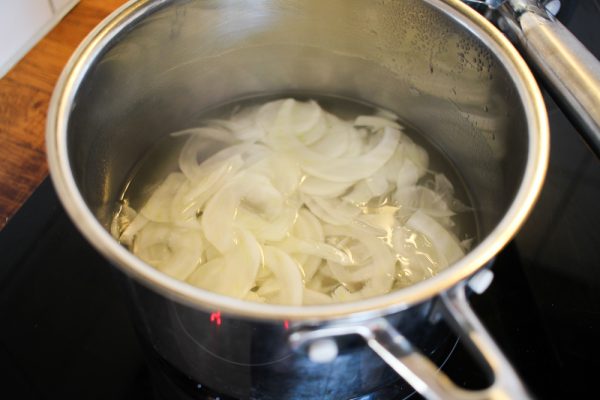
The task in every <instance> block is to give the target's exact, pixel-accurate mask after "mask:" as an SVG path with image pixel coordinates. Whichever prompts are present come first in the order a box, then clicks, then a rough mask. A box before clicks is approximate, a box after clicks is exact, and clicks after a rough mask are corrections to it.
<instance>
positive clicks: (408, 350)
mask: <svg viewBox="0 0 600 400" xmlns="http://www.w3.org/2000/svg"><path fill="white" fill-rule="evenodd" d="M465 287H466V283H465V282H463V283H461V284H459V285H457V286H455V287H453V288H452V289H450V290H448V291H447V292H445V293H443V294H442V295H441V296H440V298H441V302H442V305H443V308H444V316H445V318H446V320H447V321H448V323H449V324H450V326H451V327H452V328H453V329H454V330H455V332H456V333H457V334H458V335H460V336H461V339H462V340H464V343H465V344H466V345H467V348H468V349H469V350H470V351H471V353H472V354H473V355H474V356H475V357H476V359H477V360H478V361H479V362H480V363H481V364H482V366H483V367H484V368H485V369H487V370H488V371H489V372H490V373H491V375H492V378H493V382H492V384H491V385H490V386H489V387H488V388H485V389H482V390H467V389H463V388H460V387H458V386H456V385H455V384H454V383H453V382H452V381H451V380H450V378H448V376H446V374H444V373H443V372H442V371H439V370H438V367H437V366H436V365H435V364H434V363H433V362H432V361H431V360H429V358H427V357H426V356H424V355H423V354H421V353H420V352H419V351H418V350H417V349H415V348H414V347H413V346H412V344H411V343H410V342H409V341H408V339H406V338H405V337H404V336H403V335H402V334H401V333H400V332H398V331H397V330H396V329H395V328H394V327H393V326H392V325H391V324H390V323H389V322H388V321H387V320H386V319H385V318H377V319H373V320H369V321H366V322H365V321H363V322H356V323H347V322H344V323H339V324H333V325H329V326H325V327H322V328H318V329H316V330H306V331H298V332H294V333H292V334H291V335H290V343H291V344H292V347H294V348H299V347H302V346H304V345H306V344H309V343H311V342H314V341H319V340H323V339H328V338H332V337H336V336H344V335H351V334H356V335H360V336H362V337H363V339H365V341H366V342H367V344H368V345H369V347H370V348H371V349H372V350H373V351H375V353H377V354H378V355H379V356H380V357H381V358H382V359H383V360H384V361H385V362H386V363H387V364H388V365H389V366H390V367H392V368H393V369H394V370H395V371H396V372H397V373H398V374H399V375H400V376H401V377H402V378H403V379H404V380H405V381H406V382H407V383H408V384H410V385H411V386H412V387H413V388H414V389H415V390H416V391H417V392H419V393H420V394H421V395H422V396H423V397H425V398H426V399H428V400H483V399H491V400H507V399H519V400H522V399H528V398H530V396H529V394H528V393H527V391H526V389H525V388H524V386H523V384H522V383H521V381H520V379H519V377H518V376H517V374H516V373H515V371H514V369H513V368H512V366H511V365H510V363H509V362H508V360H507V359H506V358H505V357H504V355H503V354H502V351H501V350H500V349H499V348H498V346H497V345H496V344H495V343H494V340H493V339H492V338H491V337H490V335H489V334H488V333H487V331H486V330H485V328H484V327H483V325H482V324H481V322H480V321H479V319H478V318H477V317H476V316H475V314H474V313H473V310H472V309H471V307H470V306H469V304H468V302H467V299H466V295H465Z"/></svg>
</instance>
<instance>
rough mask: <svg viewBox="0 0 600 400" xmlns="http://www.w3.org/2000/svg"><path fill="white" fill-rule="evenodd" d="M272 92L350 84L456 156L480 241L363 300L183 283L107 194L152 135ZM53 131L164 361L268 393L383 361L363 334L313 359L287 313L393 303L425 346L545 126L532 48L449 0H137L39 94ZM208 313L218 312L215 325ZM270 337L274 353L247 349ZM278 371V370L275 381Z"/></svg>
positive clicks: (73, 209)
mask: <svg viewBox="0 0 600 400" xmlns="http://www.w3.org/2000/svg"><path fill="white" fill-rule="evenodd" d="M265 93H270V94H273V93H281V94H290V93H291V94H293V93H302V94H314V95H321V94H324V95H333V96H341V97H346V98H354V99H360V100H362V101H365V102H369V103H372V104H374V105H378V106H381V107H384V108H388V109H390V110H392V111H394V112H396V113H397V114H399V115H400V117H401V118H402V119H404V120H406V121H407V122H408V123H410V124H411V125H412V126H414V127H415V128H416V129H417V130H419V131H421V132H423V133H424V134H425V135H426V136H427V139H429V140H430V141H431V142H433V143H434V144H435V145H436V146H438V147H439V148H440V149H441V150H442V151H443V152H444V153H445V154H446V155H447V156H448V157H449V159H450V160H452V162H453V163H454V165H455V166H456V167H457V169H458V170H459V171H460V173H461V175H462V177H463V178H464V180H465V183H466V185H467V186H468V188H469V190H470V192H471V194H472V195H473V197H474V200H475V206H476V208H477V209H478V211H479V215H478V217H479V221H478V222H479V228H480V233H481V241H480V242H479V243H478V244H477V246H475V248H474V249H472V251H471V252H469V254H467V255H466V256H465V257H464V258H463V259H462V260H459V261H458V262H456V263H455V264H454V265H452V266H450V267H449V268H447V269H446V270H445V271H442V272H441V273H440V274H438V275H437V276H435V277H433V278H430V279H428V280H426V281H424V282H421V283H419V284H417V285H414V286H412V287H409V288H406V289H402V290H400V291H396V292H393V293H390V294H387V295H385V296H380V297H376V298H372V299H367V300H363V301H358V302H351V303H341V304H335V305H327V306H310V307H308V306H307V307H285V306H276V305H267V304H258V303H252V302H243V301H240V300H236V299H232V298H228V297H224V296H220V295H217V294H214V293H210V292H206V291H203V290H200V289H198V288H195V287H191V286H189V285H187V284H185V283H183V282H180V281H177V280H174V279H172V278H170V277H168V276H165V275H163V274H162V273H160V272H159V271H157V270H155V269H154V268H152V267H150V266H148V265H146V264H145V263H143V262H142V261H141V260H139V259H137V258H136V257H135V256H133V255H132V254H131V253H129V252H128V251H127V250H126V249H125V248H123V247H121V246H120V245H119V244H118V243H117V242H116V241H115V240H114V239H113V238H112V237H111V236H110V234H109V233H108V232H107V229H106V228H107V227H108V225H109V223H110V219H111V217H112V212H113V211H114V204H115V201H116V200H117V198H118V196H119V195H120V192H121V190H122V188H123V185H124V183H125V181H126V179H127V177H128V176H129V174H130V171H131V169H132V168H133V166H134V165H135V163H136V162H137V161H138V160H139V159H140V157H141V156H142V155H144V154H145V153H146V151H147V150H148V149H149V148H150V147H151V146H152V145H153V144H154V143H156V141H157V140H158V139H159V138H161V137H162V136H164V135H166V134H168V133H170V132H173V131H177V130H180V129H183V128H186V127H189V126H190V125H193V124H194V123H197V120H196V117H197V115H198V114H199V113H200V112H201V111H202V110H203V109H205V108H207V107H211V106H214V105H216V104H220V103H223V102H228V101H231V100H234V99H236V98H241V97H248V96H253V95H260V94H265ZM47 146H48V161H49V165H50V170H51V173H52V179H53V182H54V184H55V186H56V189H57V192H58V194H59V197H60V198H61V201H62V202H63V204H64V205H65V208H66V209H67V211H68V213H69V214H70V216H71V218H72V219H73V220H74V222H75V223H76V225H77V226H78V228H79V229H80V230H81V231H82V233H83V234H84V235H85V236H86V237H87V238H88V240H89V241H90V242H91V243H92V244H93V245H94V246H96V248H97V249H99V250H100V251H101V252H102V253H103V254H104V255H105V256H106V257H107V258H108V259H109V260H110V261H112V262H113V263H114V264H115V265H116V266H117V267H119V268H120V269H121V270H122V271H124V272H125V273H127V274H128V275H129V277H130V279H131V280H130V281H129V282H130V284H129V291H130V293H131V296H132V300H133V301H134V309H135V310H136V318H137V320H138V327H139V328H138V329H139V330H140V331H141V333H142V335H143V336H144V337H146V338H147V339H148V340H149V341H150V343H151V345H152V347H153V348H154V349H156V351H157V352H158V353H159V354H161V356H162V357H164V358H165V359H166V360H167V362H168V363H170V364H172V365H174V366H175V367H176V368H177V369H179V370H181V371H185V373H186V374H188V375H189V376H191V377H193V378H194V379H197V380H198V381H199V382H203V383H206V384H209V385H216V386H219V385H220V386H219V387H218V389H220V390H224V391H225V392H226V393H228V394H230V395H233V396H239V397H242V398H278V397H277V396H281V393H282V387H286V388H287V389H286V390H293V388H294V383H295V382H297V381H298V380H299V379H305V380H308V381H309V382H313V381H314V387H313V389H314V390H315V392H313V393H312V394H310V393H309V394H307V395H306V396H309V397H306V398H311V397H310V396H311V395H312V396H314V394H315V393H319V390H320V389H319V388H320V386H319V385H320V384H321V383H320V382H319V381H318V378H319V377H322V376H324V375H323V374H324V373H328V371H333V370H335V369H331V368H333V367H335V368H345V369H346V370H352V368H360V370H361V371H362V370H363V367H360V366H364V368H367V369H368V372H364V373H365V374H367V375H368V376H369V379H364V380H360V381H359V382H356V383H355V384H353V385H348V386H347V387H342V388H339V389H336V390H347V392H344V393H339V396H337V394H336V396H337V397H352V396H356V395H359V394H361V393H367V392H368V390H369V389H371V390H372V389H373V388H374V387H376V386H377V385H380V384H382V383H383V381H384V380H385V379H389V375H386V374H387V372H385V371H388V372H389V371H390V370H389V369H386V368H387V367H385V364H384V363H383V362H382V361H381V360H379V359H378V358H377V357H376V356H375V355H374V354H372V352H370V351H369V350H368V349H367V348H366V347H365V346H362V347H361V348H359V349H354V350H353V351H352V352H351V354H350V355H347V356H346V358H344V356H340V357H338V358H337V359H336V360H335V362H334V363H333V364H328V365H319V366H317V365H315V364H314V363H310V362H307V358H306V357H305V356H304V355H302V354H297V353H294V351H293V349H292V348H291V347H290V346H289V344H288V342H287V334H288V332H287V331H286V329H282V326H287V325H289V326H291V327H292V328H293V329H300V328H302V327H306V326H316V327H320V326H327V325H328V324H330V323H332V321H334V320H338V322H339V323H350V324H354V323H355V322H357V321H360V322H364V321H368V320H371V319H373V318H377V317H381V316H386V319H387V320H388V321H390V323H391V324H392V326H394V327H396V328H397V329H401V331H402V334H403V335H405V336H407V337H409V338H410V340H411V342H413V344H414V345H415V346H416V347H419V348H421V350H422V351H423V348H427V347H428V346H430V345H431V343H432V342H430V340H431V339H430V336H429V335H433V336H435V334H436V333H439V332H440V329H442V328H440V327H439V326H437V325H434V326H430V323H429V322H428V321H429V320H428V317H427V314H428V313H429V311H428V310H431V309H432V308H431V306H432V304H433V303H434V302H436V301H437V300H435V299H436V297H437V296H439V295H440V294H442V293H443V292H445V291H447V290H449V289H450V288H452V287H454V286H455V285H456V284H457V283H459V282H461V281H463V280H464V279H466V278H467V277H469V276H470V275H472V274H473V273H474V272H476V271H478V270H479V269H480V268H481V267H482V266H483V265H484V264H485V263H486V262H487V261H488V260H490V259H491V258H492V257H493V256H494V255H495V254H496V253H497V252H498V251H499V250H500V249H501V248H502V247H503V246H504V245H505V244H506V243H507V242H508V241H509V240H510V239H511V238H512V236H513V235H514V234H515V232H516V231H517V230H518V228H519V227H520V226H521V224H522V223H523V221H524V219H525V218H526V216H527V215H528V213H529V211H530V209H531V207H532V205H533V203H534V201H535V199H536V197H537V195H538V193H539V190H540V188H541V185H542V182H543V178H544V174H545V169H546V164H547V157H548V146H549V143H548V123H547V118H546V114H545V109H544V104H543V100H542V98H541V94H540V92H539V89H538V88H537V86H536V83H535V80H534V79H533V77H532V75H531V73H530V72H529V70H528V69H527V66H526V64H525V63H524V62H523V60H522V59H521V58H520V56H519V55H518V53H517V52H516V51H515V50H514V48H513V47H512V46H511V45H510V43H509V42H508V41H507V40H506V39H505V38H504V36H503V35H502V34H501V33H500V32H498V31H497V30H496V29H495V28H494V27H493V26H492V25H491V24H490V23H489V22H487V20H485V19H484V18H483V17H481V16H480V15H478V14H477V13H476V12H474V11H473V10H471V9H470V8H469V7H467V6H466V5H464V4H463V3H462V2H460V1H458V0H446V1H436V0H427V1H425V0H402V1H389V2H386V1H382V2H373V1H369V0H343V1H342V0H330V1H326V2H324V1H316V0H315V1H307V0H280V1H261V2H247V1H241V0H227V1H216V0H214V1H213V0H196V1H194V0H182V1H168V0H163V1H150V0H144V1H137V2H130V3H128V4H127V5H126V6H124V7H123V8H121V9H120V10H119V11H118V12H116V13H115V14H113V15H112V16H111V17H110V18H109V19H108V20H106V21H105V22H104V23H103V24H102V25H101V26H99V27H98V28H97V29H96V30H95V31H94V32H93V33H92V34H91V35H90V36H89V37H88V38H87V39H86V41H85V42H84V43H83V44H82V45H81V47H80V48H79V49H78V51H77V52H76V53H75V55H74V56H73V58H72V59H71V61H70V62H69V64H68V65H67V67H66V69H65V71H64V73H63V75H62V76H61V79H60V81H59V83H58V85H57V88H56V91H55V94H54V96H53V100H52V102H51V107H50V110H49V116H48V133H47ZM215 313H217V314H215ZM215 315H218V316H219V321H223V325H220V326H221V328H220V330H218V331H214V330H212V331H211V330H209V329H212V328H214V326H213V325H214V320H216V317H215ZM225 321H227V322H225ZM340 321H342V322H340ZM211 327H212V328H211ZM207 332H213V333H212V334H208V333H207ZM410 332H413V333H414V332H417V333H418V334H414V335H412V337H411V335H410ZM425 332H426V333H427V334H425ZM234 336H235V344H234V343H233V342H232V338H233V337H234ZM419 341H423V343H419ZM267 345H269V346H273V350H272V351H274V352H275V353H277V354H274V353H272V352H264V351H262V352H261V351H257V349H264V348H265V346H267ZM236 346H237V347H236ZM271 356H273V357H271ZM265 357H267V358H268V357H271V358H269V359H265ZM363 359H364V360H368V361H365V363H364V364H363V363H360V362H357V360H363ZM388 361H389V360H388ZM336 363H337V364H336ZM207 366H208V367H207ZM357 366H358V367H357ZM300 367H301V368H300ZM328 368H329V369H328ZM367 369H365V371H367ZM217 372H218V373H217ZM273 373H277V374H279V375H278V377H279V379H280V381H281V385H275V386H274V387H273V386H271V387H270V386H269V383H268V380H269V379H268V377H269V376H270V375H272V374H273ZM369 374H373V375H369ZM405 378H406V377H405ZM232 381H233V382H235V385H232V383H231V382H232ZM209 382H210V383H209ZM286 385H287V386H286ZM216 386H215V387H216ZM221 386H222V387H221ZM284 392H285V391H284ZM312 398H314V397H312Z"/></svg>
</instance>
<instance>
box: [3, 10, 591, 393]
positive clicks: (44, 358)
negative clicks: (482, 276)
mask: <svg viewBox="0 0 600 400" xmlns="http://www.w3.org/2000/svg"><path fill="white" fill-rule="evenodd" d="M563 4H564V10H563V11H562V14H561V15H560V16H561V18H562V19H563V21H564V22H565V24H566V25H567V26H568V27H569V28H570V29H571V30H572V31H573V32H574V33H575V34H576V35H577V36H578V37H579V38H580V39H581V40H582V41H583V42H584V43H585V44H586V45H587V46H588V48H590V49H591V50H592V51H594V52H595V54H596V55H597V56H600V30H599V29H598V24H600V5H599V3H598V2H597V1H580V2H563ZM546 99H547V105H548V111H549V115H550V120H551V129H552V132H551V133H552V153H551V161H550V169H549V173H548V177H547V180H546V183H545V186H544V189H543V192H542V195H541V198H540V200H539V203H538V204H537V206H536V207H535V209H534V211H533V213H532V215H531V216H530V218H529V220H528V222H527V223H526V225H525V226H524V227H523V229H522V230H521V232H520V233H519V234H518V236H517V237H516V239H515V240H514V241H513V242H512V243H511V244H510V245H509V246H508V247H507V248H506V249H505V250H504V251H503V252H502V253H501V254H500V255H499V256H498V258H497V260H496V262H495V265H494V267H493V271H494V272H495V278H494V281H493V283H492V285H491V286H490V288H489V289H488V290H487V291H486V292H485V293H483V294H482V295H478V296H477V295H475V296H472V298H471V301H472V304H473V307H474V308H475V310H476V311H477V313H478V315H479V316H480V317H481V319H482V320H483V322H484V324H485V325H486V327H488V329H489V330H490V332H491V334H492V335H493V336H494V338H495V339H496V340H497V342H498V344H499V345H500V347H501V348H502V349H503V351H504V352H505V354H506V355H507V357H508V358H509V359H510V360H511V362H512V363H513V365H514V366H515V368H516V370H517V372H518V373H519V375H520V376H521V377H522V379H523V381H524V382H525V384H526V385H527V386H528V388H529V389H530V391H531V392H532V393H533V394H534V396H536V397H538V398H584V396H586V395H587V393H588V392H590V391H592V390H593V389H594V387H595V385H596V381H595V379H596V376H597V373H598V371H600V344H599V343H600V229H599V228H598V227H599V226H600V207H599V205H600V163H599V161H598V159H596V158H595V157H594V156H593V155H592V153H591V152H590V151H589V150H588V149H587V148H586V146H585V145H584V144H583V142H582V141H581V140H580V139H579V137H578V135H577V133H576V131H575V130H574V128H573V127H572V126H571V125H570V124H569V122H568V120H567V119H566V118H565V117H564V115H563V114H562V113H561V112H560V111H559V109H558V108H557V107H556V105H555V104H554V103H553V102H552V100H550V99H549V98H548V97H547V96H546ZM0 254H1V255H2V261H1V262H0V398H3V399H24V400H25V399H61V400H68V399H77V400H83V399H115V400H117V399H123V400H124V399H153V398H156V399H162V398H179V397H177V394H176V393H179V391H180V390H181V388H180V387H172V386H173V385H175V386H178V384H177V382H175V383H174V381H173V380H165V379H164V377H163V376H161V375H159V374H157V373H156V370H155V369H153V368H151V367H149V365H152V364H153V363H155V362H160V360H158V361H157V360H153V359H152V358H151V357H148V356H147V354H146V356H145V352H144V351H143V350H142V346H141V345H140V343H139V341H138V339H137V337H136V335H135V332H134V330H133V327H132V324H131V323H130V320H129V317H128V314H127V310H126V308H125V302H124V299H123V295H122V293H121V292H120V291H119V289H118V286H117V285H116V284H115V281H114V276H113V275H115V274H117V272H115V271H114V269H113V268H112V267H110V266H109V265H108V263H107V262H106V261H105V260H104V259H103V258H102V257H101V256H99V254H98V253H97V252H96V251H95V250H94V249H93V248H92V247H91V246H90V245H89V244H88V243H87V242H86V241H85V240H84V239H83V238H82V236H81V235H80V234H79V233H78V232H77V230H76V229H75V228H74V226H73V224H72V223H71V221H70V220H69V219H68V217H67V216H66V214H65V213H64V211H63V210H62V208H61V206H60V204H59V202H58V200H57V198H56V194H55V192H54V190H53V188H52V186H51V184H50V182H49V180H46V181H44V182H43V183H42V184H41V186H40V187H39V188H38V189H37V190H36V192H35V193H34V194H33V196H32V197H31V198H30V199H29V201H28V202H27V203H26V204H25V205H24V206H23V208H22V209H21V210H20V211H19V213H18V214H17V215H16V216H15V217H14V218H13V219H11V221H10V222H9V223H8V225H7V226H6V227H5V229H4V230H2V231H0ZM443 368H444V371H446V372H447V373H448V374H449V375H450V376H452V377H453V378H454V379H455V380H456V381H457V382H458V383H460V384H462V385H465V386H467V387H477V386H480V385H481V382H482V380H483V375H482V373H481V371H480V370H479V369H478V368H475V367H474V366H473V365H472V363H470V362H469V361H468V357H467V356H466V355H465V351H464V349H462V347H461V345H460V344H459V345H458V346H457V347H456V350H455V351H454V352H453V353H452V354H451V356H450V357H449V358H448V360H447V361H446V363H445V365H444V367H443ZM184 381H185V379H184ZM340 384H343V382H340ZM186 385H187V386H189V385H190V382H182V383H181V385H180V386H183V387H185V386H186ZM157 387H158V389H157ZM188 389H189V388H187V389H186V390H188ZM197 389H198V391H197V393H196V394H195V397H198V398H207V399H214V398H219V397H221V398H222V399H225V397H223V396H219V395H218V394H216V393H212V392H210V391H203V388H200V387H197ZM169 390H172V392H169ZM401 392H402V393H401ZM165 393H167V394H165ZM168 393H173V394H172V395H169V394H168ZM378 396H379V397H373V398H389V399H393V398H405V397H406V394H405V392H403V391H401V390H397V388H394V387H391V388H389V390H388V391H386V392H384V393H383V394H381V393H380V394H379V395H378ZM417 397H418V396H416V395H414V396H412V397H411V398H417Z"/></svg>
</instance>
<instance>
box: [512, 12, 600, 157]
mask: <svg viewBox="0 0 600 400" xmlns="http://www.w3.org/2000/svg"><path fill="white" fill-rule="evenodd" d="M510 21H512V22H513V23H508V24H507V27H508V29H510V30H511V31H512V32H513V33H514V34H515V35H516V37H517V38H518V41H519V43H520V45H521V47H522V48H523V49H524V50H525V52H526V54H527V56H528V58H529V59H530V60H531V61H532V64H533V65H534V66H535V67H536V68H537V69H538V70H540V71H541V73H542V75H543V76H544V78H545V80H546V82H547V83H548V84H549V85H550V87H551V89H552V91H553V95H554V97H555V98H556V99H557V100H558V102H559V103H560V104H561V107H562V108H563V109H564V110H565V112H568V114H569V116H570V117H571V119H572V120H573V121H574V122H575V125H577V126H578V127H579V128H580V129H579V130H580V132H581V133H582V135H583V138H584V139H585V140H586V142H587V143H588V145H589V146H590V148H591V149H592V150H593V151H594V153H596V156H598V157H600V61H598V59H596V57H595V56H594V55H593V54H592V53H590V52H589V50H588V49H586V48H585V46H584V45H582V44H581V42H579V40H577V38H575V36H573V34H572V33H571V32H569V31H568V30H567V29H566V28H565V27H564V26H563V25H562V24H561V23H560V22H558V20H556V19H555V18H554V17H552V16H550V15H549V14H547V13H539V12H533V11H531V10H528V11H524V12H521V13H519V14H518V15H517V16H514V17H513V18H511V19H510Z"/></svg>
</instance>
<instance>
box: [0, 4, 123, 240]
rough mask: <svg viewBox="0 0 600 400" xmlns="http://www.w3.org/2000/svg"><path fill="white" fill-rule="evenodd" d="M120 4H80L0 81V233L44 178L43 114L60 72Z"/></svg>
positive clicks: (45, 167) (45, 165)
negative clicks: (79, 47) (90, 34)
mask: <svg viewBox="0 0 600 400" xmlns="http://www.w3.org/2000/svg"><path fill="white" fill-rule="evenodd" d="M125 1H126V0H81V1H80V3H79V4H78V5H77V6H75V8H73V10H71V12H70V13H69V14H67V16H66V17H65V18H64V19H63V20H62V21H61V22H60V23H59V24H58V25H57V26H56V27H55V28H54V29H53V30H52V31H51V32H50V33H49V34H48V35H46V37H45V38H44V39H42V40H41V41H40V42H39V43H38V44H37V45H36V46H35V47H34V48H33V49H32V50H31V51H30V52H29V53H28V54H27V55H26V56H25V57H24V58H23V59H22V60H21V61H20V62H19V63H18V64H17V65H16V66H15V67H14V68H13V69H12V70H11V71H10V72H9V73H8V74H7V75H6V76H5V77H4V78H2V79H0V229H2V227H4V225H6V222H7V221H8V219H9V218H10V217H11V216H12V215H13V214H14V213H15V212H16V211H17V210H18V209H19V207H20V206H21V204H23V202H24V201H25V200H27V198H28V197H29V195H30V194H31V193H32V192H33V191H34V190H35V188H36V187H37V186H38V185H39V184H40V182H42V180H43V179H44V178H45V177H46V175H47V174H48V167H47V164H46V153H45V145H44V135H45V124H46V112H47V110H48V102H49V100H50V96H51V95H52V90H53V88H54V85H55V83H56V81H57V79H58V76H59V74H60V72H61V71H62V68H63V66H64V65H65V64H66V62H67V60H68V59H69V57H70V56H71V54H72V53H73V51H74V50H75V48H76V47H77V45H78V44H79V43H80V42H81V41H82V40H83V38H84V37H85V36H86V35H87V34H88V33H89V32H90V31H91V30H92V28H94V27H95V26H96V25H97V24H98V23H99V22H100V21H101V20H102V19H103V18H104V17H106V16H107V15H108V14H110V13H111V12H112V11H113V10H115V9H116V8H117V7H119V6H120V5H121V4H123V3H125ZM3 40H4V39H3Z"/></svg>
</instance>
